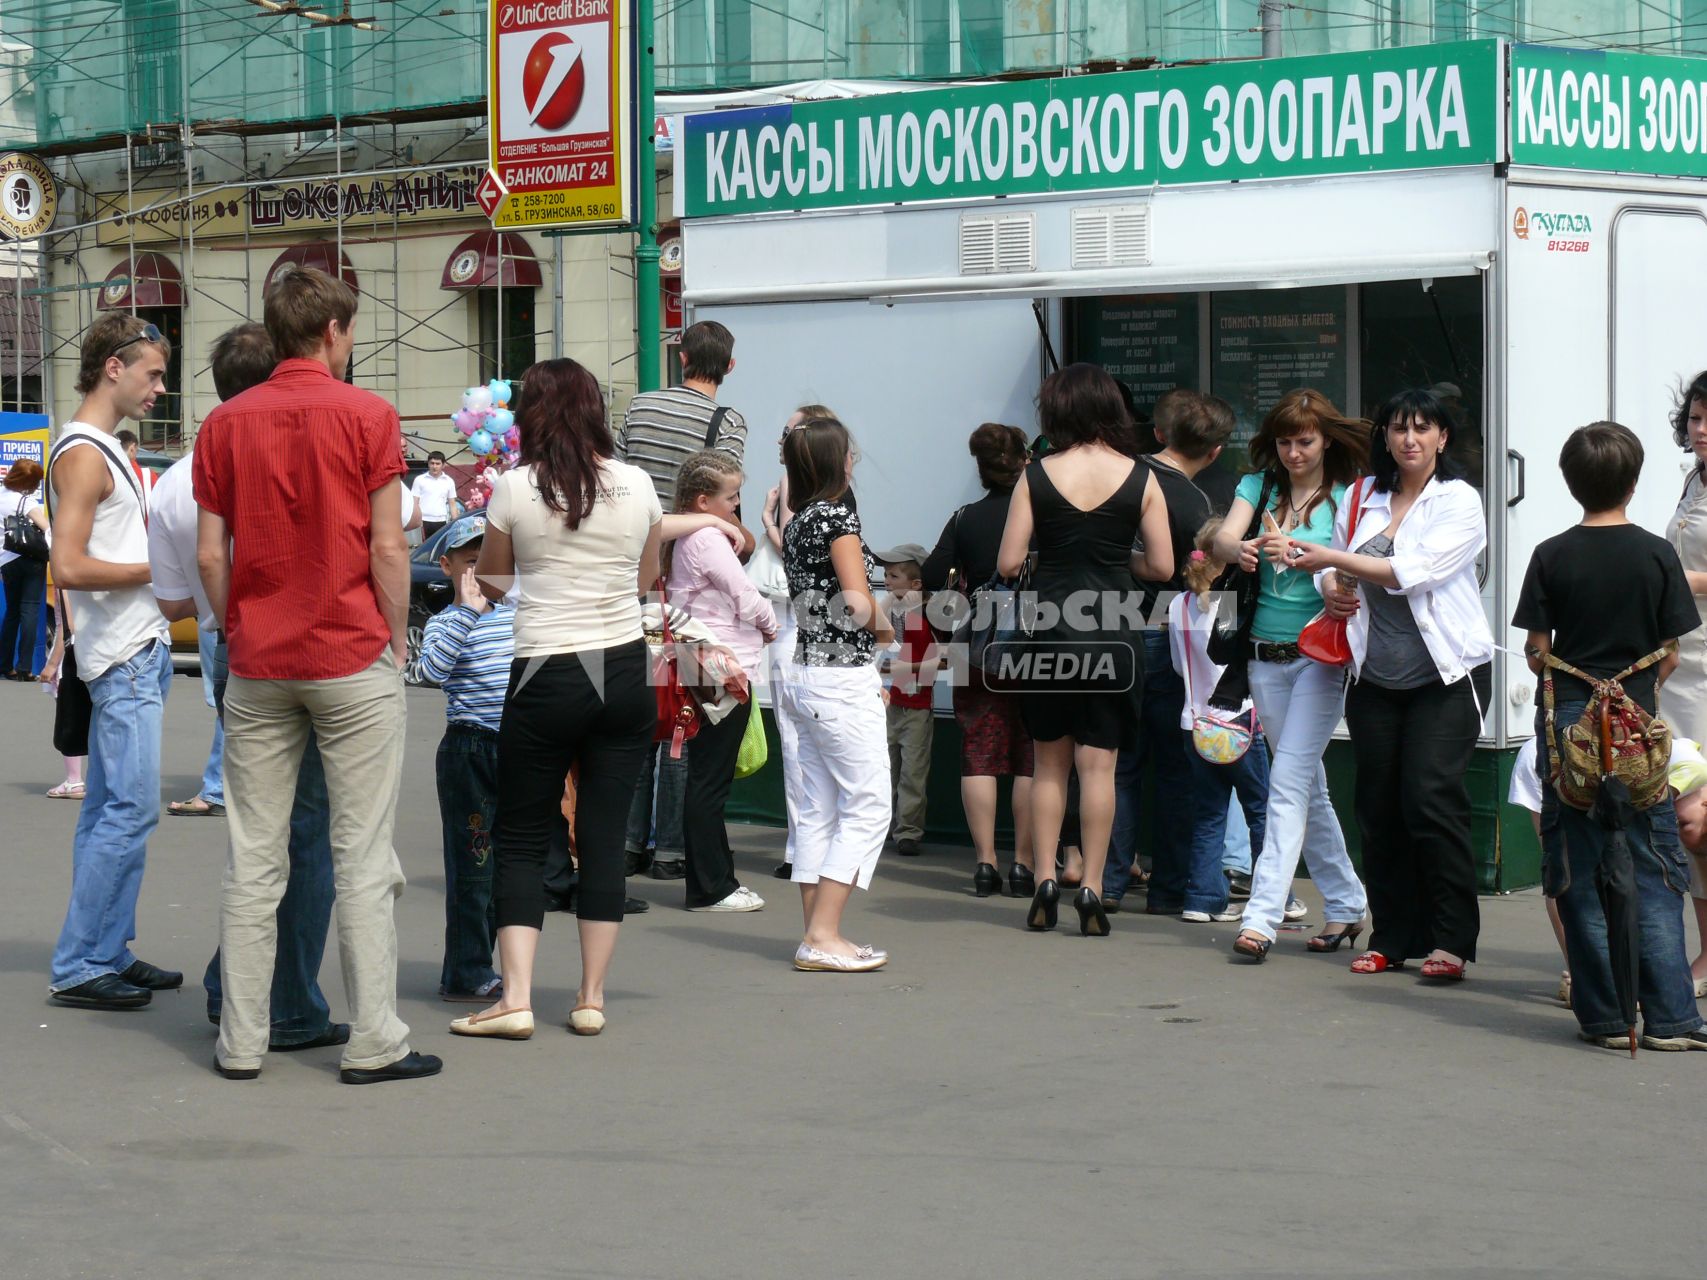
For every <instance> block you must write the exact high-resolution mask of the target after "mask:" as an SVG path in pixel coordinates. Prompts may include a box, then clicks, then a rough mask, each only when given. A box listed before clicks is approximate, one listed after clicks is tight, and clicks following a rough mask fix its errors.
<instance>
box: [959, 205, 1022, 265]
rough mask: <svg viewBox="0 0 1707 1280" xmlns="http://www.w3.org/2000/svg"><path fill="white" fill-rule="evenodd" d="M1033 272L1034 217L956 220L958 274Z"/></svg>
mask: <svg viewBox="0 0 1707 1280" xmlns="http://www.w3.org/2000/svg"><path fill="white" fill-rule="evenodd" d="M1035 270H1037V221H1036V216H1035V215H1034V214H1029V213H1008V214H1001V215H999V216H996V217H990V216H987V215H986V216H980V217H965V218H962V219H961V220H960V274H961V275H963V276H981V275H991V274H993V273H996V272H1002V273H1007V272H1021V271H1035Z"/></svg>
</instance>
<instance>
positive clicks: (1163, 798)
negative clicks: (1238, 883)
mask: <svg viewBox="0 0 1707 1280" xmlns="http://www.w3.org/2000/svg"><path fill="white" fill-rule="evenodd" d="M1143 652H1144V693H1143V701H1142V704H1141V709H1140V713H1139V723H1138V747H1137V749H1136V750H1134V751H1122V752H1121V753H1120V759H1119V761H1118V762H1117V763H1116V764H1115V766H1114V830H1113V832H1112V833H1111V834H1110V836H1109V842H1108V862H1107V864H1106V866H1105V868H1104V870H1103V873H1102V896H1103V897H1105V898H1116V899H1118V898H1120V897H1121V896H1122V895H1124V894H1125V892H1126V883H1127V880H1128V879H1129V878H1130V877H1131V875H1132V864H1133V862H1134V861H1136V859H1137V857H1138V828H1139V819H1140V816H1141V815H1140V813H1139V810H1140V809H1141V808H1142V807H1143V799H1144V765H1145V763H1146V761H1148V762H1149V763H1150V764H1151V765H1152V766H1153V767H1154V769H1155V779H1154V783H1153V786H1154V788H1155V790H1154V795H1155V800H1156V812H1155V813H1154V814H1153V815H1152V816H1151V819H1150V821H1151V826H1152V830H1153V831H1154V833H1155V843H1154V844H1153V845H1152V846H1151V849H1150V905H1151V906H1152V907H1155V906H1157V905H1158V904H1159V905H1160V907H1161V909H1163V910H1166V911H1175V912H1177V911H1179V910H1181V907H1180V902H1181V900H1182V899H1183V898H1184V896H1185V882H1186V876H1187V872H1188V869H1189V866H1190V860H1191V814H1190V813H1189V811H1188V806H1187V805H1186V804H1185V803H1184V802H1183V797H1184V796H1185V795H1186V793H1187V791H1188V789H1189V788H1190V785H1191V772H1190V766H1188V765H1187V763H1186V759H1185V755H1186V751H1187V750H1188V748H1187V746H1186V744H1185V740H1184V738H1183V737H1182V735H1181V733H1180V727H1179V722H1180V713H1181V712H1182V711H1183V710H1184V708H1185V682H1184V681H1183V680H1181V679H1180V677H1179V673H1178V672H1177V671H1175V670H1174V666H1173V659H1172V658H1171V657H1170V656H1169V654H1168V632H1167V628H1166V627H1152V628H1150V629H1149V630H1147V631H1145V632H1144V633H1143Z"/></svg>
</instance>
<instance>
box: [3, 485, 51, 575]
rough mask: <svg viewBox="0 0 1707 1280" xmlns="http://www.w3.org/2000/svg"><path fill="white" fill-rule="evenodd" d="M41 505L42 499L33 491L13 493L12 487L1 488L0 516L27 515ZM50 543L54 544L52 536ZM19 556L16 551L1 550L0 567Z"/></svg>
mask: <svg viewBox="0 0 1707 1280" xmlns="http://www.w3.org/2000/svg"><path fill="white" fill-rule="evenodd" d="M40 506H41V499H40V498H38V497H36V495H35V494H33V493H13V492H12V491H11V490H10V489H0V516H27V515H29V514H30V512H32V511H34V510H36V509H37V508H38V507H40ZM49 545H50V546H51V545H52V541H51V537H50V540H49ZM17 558H18V553H17V552H16V551H0V568H3V567H5V566H6V565H9V564H11V563H12V561H14V560H16V559H17Z"/></svg>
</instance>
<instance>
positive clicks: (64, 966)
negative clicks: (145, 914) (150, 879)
mask: <svg viewBox="0 0 1707 1280" xmlns="http://www.w3.org/2000/svg"><path fill="white" fill-rule="evenodd" d="M171 680H172V655H171V653H170V651H169V650H168V649H167V648H166V646H165V645H164V644H162V643H161V642H159V641H158V640H156V641H152V642H150V643H149V644H148V645H147V646H145V647H144V648H142V649H140V650H138V651H137V652H136V653H134V654H132V655H131V656H130V657H129V658H127V659H125V661H123V662H120V663H116V664H115V665H113V666H112V667H110V668H108V669H107V670H106V671H104V672H102V673H101V675H100V677H99V678H97V679H95V680H91V681H89V682H88V683H89V702H90V705H91V715H90V722H89V770H88V773H87V774H85V775H84V794H83V810H82V812H81V813H80V814H79V815H78V818H77V834H76V835H75V836H74V837H73V838H72V844H71V902H70V905H69V906H67V908H66V911H65V925H64V927H63V928H62V929H61V930H60V932H59V943H58V945H57V946H55V947H54V950H53V969H52V973H51V975H50V977H49V989H50V990H53V991H65V990H68V989H69V988H71V987H80V986H82V985H83V984H84V983H85V982H90V981H93V980H94V979H96V978H99V977H101V976H102V975H103V974H108V973H123V972H124V971H125V970H126V969H128V968H130V966H131V965H132V964H134V963H135V962H136V957H135V956H134V955H132V954H131V950H130V943H131V940H132V939H133V938H135V937H136V899H137V895H138V894H140V893H141V892H142V868H143V863H144V861H145V860H146V858H147V854H148V836H149V833H150V832H152V831H153V830H154V827H155V824H156V823H158V822H159V821H160V729H161V724H162V722H163V720H164V718H165V710H166V688H167V686H168V685H169V684H170V683H171Z"/></svg>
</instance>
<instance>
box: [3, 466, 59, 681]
mask: <svg viewBox="0 0 1707 1280" xmlns="http://www.w3.org/2000/svg"><path fill="white" fill-rule="evenodd" d="M41 481H42V466H41V463H39V462H37V461H36V460H35V459H34V458H22V459H20V460H18V461H17V462H14V463H13V464H12V465H11V467H10V468H9V469H8V470H7V472H6V481H5V484H6V493H5V496H4V497H3V498H0V516H5V517H8V518H11V517H14V516H16V517H18V518H20V519H24V520H28V521H29V522H30V523H31V524H33V525H35V527H36V528H38V529H40V530H41V531H42V532H43V533H44V534H45V533H47V532H48V523H47V515H46V513H45V512H43V511H42V506H41V500H40V499H39V498H37V497H36V492H37V490H39V489H40V488H41ZM0 579H3V580H4V581H5V585H6V605H5V613H6V620H5V622H4V623H0V680H34V679H35V678H36V631H37V629H38V628H39V627H40V625H41V623H40V618H41V606H42V598H43V597H44V596H45V595H46V594H47V561H46V560H36V559H33V558H31V557H30V556H26V555H17V554H15V553H13V552H11V551H0Z"/></svg>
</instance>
